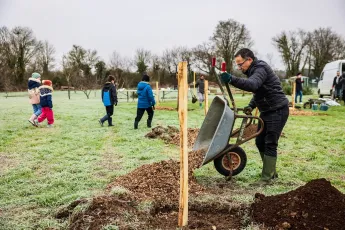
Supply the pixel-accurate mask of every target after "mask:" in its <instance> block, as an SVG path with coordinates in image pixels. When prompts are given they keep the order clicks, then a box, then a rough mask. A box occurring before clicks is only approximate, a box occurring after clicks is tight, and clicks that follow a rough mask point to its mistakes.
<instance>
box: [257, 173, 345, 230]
mask: <svg viewBox="0 0 345 230" xmlns="http://www.w3.org/2000/svg"><path fill="white" fill-rule="evenodd" d="M255 198H256V199H255V202H254V203H253V204H252V206H251V208H252V215H253V218H254V220H255V221H256V222H257V223H261V224H264V225H265V226H267V227H273V228H276V229H313V230H317V229H320V230H326V229H329V230H332V229H334V230H338V229H339V230H340V229H345V195H344V194H342V193H341V192H340V191H338V190H337V189H336V188H334V187H333V186H332V185H331V183H330V182H329V181H327V180H326V179H316V180H312V181H310V182H308V183H307V184H306V185H304V186H301V187H299V188H297V189H296V190H293V191H290V192H288V193H285V194H280V195H276V196H267V197H265V196H264V195H262V194H258V193H257V194H255Z"/></svg>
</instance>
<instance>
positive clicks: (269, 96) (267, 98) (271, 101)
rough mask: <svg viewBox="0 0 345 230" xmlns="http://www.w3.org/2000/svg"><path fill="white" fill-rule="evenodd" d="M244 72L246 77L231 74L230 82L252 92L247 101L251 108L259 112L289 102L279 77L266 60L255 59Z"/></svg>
mask: <svg viewBox="0 0 345 230" xmlns="http://www.w3.org/2000/svg"><path fill="white" fill-rule="evenodd" d="M245 74H246V75H247V76H248V79H245V78H239V77H235V76H233V77H232V80H231V84H232V85H233V86H235V87H237V88H239V89H242V90H245V91H248V92H253V93H254V96H253V98H252V100H251V101H250V103H249V106H251V107H252V108H253V109H254V108H255V107H258V108H259V110H260V112H267V111H274V110H277V109H280V108H282V107H284V106H287V105H288V104H289V100H288V99H287V97H286V96H285V94H284V92H283V89H282V86H281V83H280V80H279V78H278V77H277V75H276V74H275V73H274V72H273V70H272V69H271V67H269V65H268V64H267V63H266V62H264V61H261V60H257V59H255V60H254V61H253V62H252V64H251V65H250V67H249V69H248V70H247V71H246V72H245Z"/></svg>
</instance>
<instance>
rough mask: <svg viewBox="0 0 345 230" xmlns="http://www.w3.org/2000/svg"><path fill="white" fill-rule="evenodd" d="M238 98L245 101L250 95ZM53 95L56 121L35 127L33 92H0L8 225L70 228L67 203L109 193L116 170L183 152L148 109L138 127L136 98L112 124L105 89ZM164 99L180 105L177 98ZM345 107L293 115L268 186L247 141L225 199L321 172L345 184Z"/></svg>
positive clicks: (195, 117)
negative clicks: (155, 129)
mask: <svg viewBox="0 0 345 230" xmlns="http://www.w3.org/2000/svg"><path fill="white" fill-rule="evenodd" d="M235 99H236V102H237V104H238V106H244V105H246V103H248V101H249V100H250V96H249V95H246V96H245V97H242V96H240V95H236V96H235ZM53 102H54V109H53V110H54V113H55V120H56V122H55V127H54V128H52V129H48V128H46V127H45V125H43V126H42V127H40V128H35V127H33V126H31V125H30V124H29V122H28V121H27V119H28V118H29V117H30V115H31V113H32V108H31V106H30V105H29V104H28V99H27V98H26V97H24V96H22V95H20V96H18V97H8V98H5V97H4V94H0V130H1V132H0V229H16V230H17V229H46V228H49V227H51V228H56V229H64V228H65V227H66V225H67V222H61V221H58V220H56V219H55V218H54V214H55V213H56V212H57V210H58V209H59V208H61V207H63V206H66V205H68V204H69V203H70V202H72V201H74V200H76V199H80V198H88V197H92V196H96V195H98V194H101V193H102V192H103V191H104V188H105V187H106V185H107V184H109V183H110V182H111V181H112V180H113V179H114V178H115V177H116V176H119V175H123V174H126V173H128V172H130V171H131V170H133V169H135V168H136V167H138V166H140V165H142V164H147V163H152V162H157V161H160V160H164V159H167V158H174V159H178V157H179V149H178V147H177V146H172V145H166V144H165V143H164V142H163V141H161V140H148V139H146V138H144V135H145V134H146V133H147V132H148V131H149V129H148V128H146V127H145V124H146V115H145V116H144V117H143V120H142V121H141V123H140V126H139V130H133V120H134V117H135V114H136V103H126V102H125V101H120V103H119V105H118V106H117V107H115V114H114V118H113V120H114V124H115V126H114V127H111V128H109V127H100V126H99V124H98V122H97V119H99V118H100V117H102V116H103V115H104V112H105V111H104V107H103V105H102V103H101V102H100V99H99V94H97V95H96V97H95V95H94V94H93V93H92V94H91V96H90V99H88V100H87V99H86V97H85V95H84V94H83V93H82V92H77V93H74V92H72V98H71V100H68V98H67V92H54V94H53ZM163 105H164V106H172V107H176V102H175V101H170V102H165V103H164V104H163ZM189 106H190V108H194V109H195V110H193V111H191V112H189V114H188V126H189V127H200V126H201V124H202V122H203V119H204V112H203V110H200V109H199V108H198V105H197V104H191V103H190V104H189ZM344 112H345V107H344V106H342V107H332V108H330V110H329V111H327V112H326V113H327V114H328V116H298V117H297V116H295V117H294V116H291V117H290V118H289V120H288V123H287V125H286V127H285V129H284V133H285V136H286V137H283V138H281V140H280V142H279V160H278V173H279V177H280V179H279V182H278V183H276V184H274V185H273V186H270V187H268V188H265V189H253V188H251V187H250V183H252V182H254V181H256V180H257V179H258V178H259V174H260V170H261V160H260V159H259V155H258V153H257V149H256V147H255V143H254V141H253V140H252V141H250V142H248V143H246V144H244V145H243V146H242V147H243V148H244V149H245V151H246V153H247V155H248V163H247V166H246V168H245V170H244V171H243V172H242V173H241V174H240V175H238V176H236V177H235V178H234V181H233V182H232V184H233V187H234V188H231V189H226V188H225V189H224V191H225V192H226V191H232V192H229V193H227V194H225V195H226V197H224V196H223V198H222V199H224V200H225V199H226V198H229V199H231V200H233V201H236V202H239V203H250V202H251V201H252V200H253V194H254V192H263V193H265V194H268V195H271V194H278V193H282V192H286V191H289V190H291V189H294V188H296V187H298V186H300V185H302V184H304V183H305V182H307V181H309V180H312V179H315V178H321V177H325V178H327V179H329V180H331V182H332V184H333V185H334V186H335V187H337V188H338V189H339V190H341V191H342V192H345V176H344V173H343V171H344V167H345V157H344V153H345V132H344V127H345V119H344ZM153 125H154V126H156V125H164V126H167V125H174V126H178V125H179V124H178V114H177V113H176V112H171V111H156V112H155V117H154V122H153ZM237 126H238V124H237ZM195 174H196V176H197V179H198V180H199V181H200V183H202V184H205V185H212V184H215V183H217V182H222V183H224V180H223V178H222V177H221V176H220V175H219V174H218V173H217V172H216V170H215V169H214V167H213V164H212V163H210V164H208V165H206V166H204V167H202V168H201V169H198V170H196V172H195ZM229 183H230V182H229ZM113 192H114V193H118V192H125V191H123V190H121V189H118V190H116V191H113ZM201 199H202V198H201ZM205 199H207V200H209V199H212V197H211V198H210V197H205ZM116 228H117V227H116V226H108V227H106V228H105V229H116ZM248 229H249V228H248Z"/></svg>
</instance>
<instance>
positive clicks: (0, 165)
mask: <svg viewBox="0 0 345 230" xmlns="http://www.w3.org/2000/svg"><path fill="white" fill-rule="evenodd" d="M17 164H18V162H16V161H15V160H14V159H13V157H10V156H7V155H5V153H1V152H0V176H1V175H2V174H3V173H5V172H6V171H7V170H9V169H11V168H14V167H16V166H17Z"/></svg>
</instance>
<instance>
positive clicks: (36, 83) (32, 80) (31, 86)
mask: <svg viewBox="0 0 345 230" xmlns="http://www.w3.org/2000/svg"><path fill="white" fill-rule="evenodd" d="M40 86H41V83H40V81H39V80H37V79H35V78H29V81H28V90H31V89H34V88H38V87H40Z"/></svg>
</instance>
